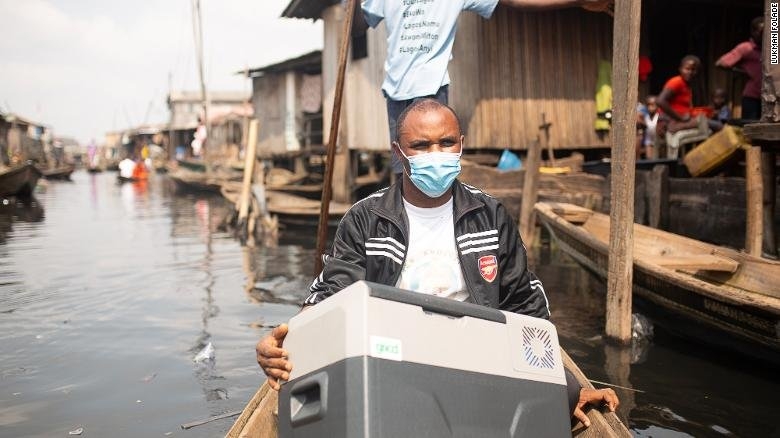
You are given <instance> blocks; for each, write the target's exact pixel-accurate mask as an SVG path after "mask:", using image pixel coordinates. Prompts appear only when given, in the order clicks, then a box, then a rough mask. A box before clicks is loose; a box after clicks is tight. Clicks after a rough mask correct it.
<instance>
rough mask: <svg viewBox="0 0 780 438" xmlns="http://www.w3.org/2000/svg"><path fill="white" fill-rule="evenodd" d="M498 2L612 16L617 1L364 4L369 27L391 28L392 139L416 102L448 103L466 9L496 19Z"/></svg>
mask: <svg viewBox="0 0 780 438" xmlns="http://www.w3.org/2000/svg"><path fill="white" fill-rule="evenodd" d="M498 3H501V4H505V5H507V6H511V7H516V8H523V9H554V8H563V7H570V6H580V7H582V8H585V9H587V10H590V11H603V12H610V11H611V8H612V5H613V3H614V1H613V0H391V1H386V0H362V2H361V6H362V8H363V15H364V16H365V19H366V23H367V24H368V25H369V26H371V27H376V26H377V25H379V23H380V22H381V21H382V20H384V21H385V25H386V26H387V57H386V59H385V79H384V82H383V83H382V93H383V94H384V96H385V98H386V99H387V116H388V121H389V125H390V137H391V141H392V137H393V135H394V133H395V130H396V119H397V118H398V115H399V114H401V112H402V111H403V110H404V109H405V108H406V107H407V106H409V105H410V104H411V103H412V102H414V101H415V100H416V99H420V98H423V97H432V98H434V99H436V100H438V101H439V102H442V103H444V104H447V103H448V90H447V87H448V85H449V83H450V77H449V74H448V73H447V64H448V63H449V61H450V58H451V53H452V45H453V42H454V41H455V31H456V26H457V21H458V16H459V15H460V12H461V11H471V12H476V13H477V14H479V15H480V16H482V17H483V18H486V19H487V18H490V17H491V15H493V11H494V10H495V8H496V5H497V4H498ZM391 157H392V166H393V173H394V174H395V175H396V176H398V175H400V174H401V172H402V167H401V162H400V161H399V160H398V158H397V157H396V155H395V154H391Z"/></svg>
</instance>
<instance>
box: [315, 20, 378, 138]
mask: <svg viewBox="0 0 780 438" xmlns="http://www.w3.org/2000/svg"><path fill="white" fill-rule="evenodd" d="M343 15H344V12H343V9H342V7H341V6H340V5H334V6H331V7H329V8H328V9H326V10H325V11H323V14H322V19H323V22H324V41H323V50H322V89H323V128H324V129H323V131H324V134H323V142H324V143H327V142H328V135H329V133H330V122H331V113H332V111H333V98H334V96H335V86H336V72H337V66H338V47H339V41H340V37H341V36H340V33H341V27H342V20H343ZM367 38H368V41H367V42H368V57H366V58H363V59H359V60H355V61H353V60H351V59H350V60H348V63H347V72H346V74H347V76H346V80H345V83H344V97H343V103H342V105H343V107H342V110H341V117H342V119H341V124H340V125H339V145H347V146H348V147H349V148H350V149H360V150H379V151H381V150H388V149H389V133H388V128H387V109H386V105H385V99H384V97H383V96H382V92H381V86H382V80H383V78H384V59H385V51H386V42H385V41H386V39H387V36H386V33H385V27H384V24H381V25H380V26H379V27H378V28H377V29H369V31H368V35H367Z"/></svg>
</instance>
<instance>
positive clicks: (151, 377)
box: [141, 373, 157, 383]
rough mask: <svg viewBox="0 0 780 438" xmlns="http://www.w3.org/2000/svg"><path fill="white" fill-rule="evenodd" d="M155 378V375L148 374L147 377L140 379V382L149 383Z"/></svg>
mask: <svg viewBox="0 0 780 438" xmlns="http://www.w3.org/2000/svg"><path fill="white" fill-rule="evenodd" d="M155 377H157V373H152V374H149V375H148V376H144V377H143V378H142V379H141V381H142V382H144V383H149V382H151V381H152V380H154V378H155Z"/></svg>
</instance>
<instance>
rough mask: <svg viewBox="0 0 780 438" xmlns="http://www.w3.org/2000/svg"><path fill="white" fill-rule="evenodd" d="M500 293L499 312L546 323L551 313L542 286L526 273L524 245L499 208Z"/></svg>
mask: <svg viewBox="0 0 780 438" xmlns="http://www.w3.org/2000/svg"><path fill="white" fill-rule="evenodd" d="M497 214H498V226H499V231H498V232H499V234H498V239H499V240H498V245H499V254H498V258H499V262H498V263H499V264H498V272H499V273H500V275H499V278H500V280H499V281H500V282H501V283H500V293H499V302H498V308H499V309H500V310H505V311H507V312H513V313H521V314H523V315H530V316H535V317H537V318H542V319H549V318H550V309H549V307H548V305H547V296H546V295H545V293H544V287H543V286H542V282H541V281H540V280H539V279H538V278H536V276H535V275H534V274H533V273H532V272H531V271H529V270H528V259H527V255H526V251H525V245H523V241H522V239H521V238H520V233H518V231H517V225H515V222H514V220H512V219H511V217H510V216H509V213H507V211H506V208H504V206H503V205H499V207H498V212H497Z"/></svg>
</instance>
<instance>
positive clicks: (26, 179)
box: [0, 164, 41, 197]
mask: <svg viewBox="0 0 780 438" xmlns="http://www.w3.org/2000/svg"><path fill="white" fill-rule="evenodd" d="M40 177H41V172H40V171H39V170H38V169H37V168H36V167H35V166H34V165H32V164H24V165H21V166H15V167H11V168H9V169H6V170H0V196H20V197H27V196H30V195H32V193H33V190H35V185H36V184H37V183H38V179H39V178H40Z"/></svg>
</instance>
